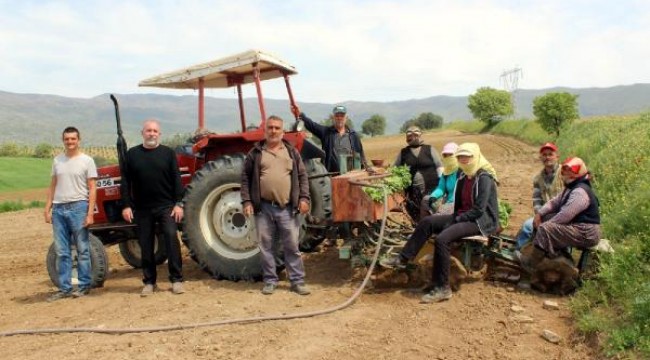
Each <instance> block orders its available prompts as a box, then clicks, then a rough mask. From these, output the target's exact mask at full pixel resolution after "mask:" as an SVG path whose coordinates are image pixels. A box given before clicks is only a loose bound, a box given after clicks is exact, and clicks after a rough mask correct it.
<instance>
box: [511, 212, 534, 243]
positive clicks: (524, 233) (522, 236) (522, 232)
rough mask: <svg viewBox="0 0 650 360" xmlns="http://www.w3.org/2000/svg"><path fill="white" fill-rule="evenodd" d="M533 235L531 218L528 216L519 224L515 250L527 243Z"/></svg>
mask: <svg viewBox="0 0 650 360" xmlns="http://www.w3.org/2000/svg"><path fill="white" fill-rule="evenodd" d="M532 235H533V218H528V219H526V221H524V223H523V224H521V229H519V232H518V233H517V237H516V238H515V241H516V242H517V250H519V249H521V248H522V247H523V246H524V245H526V244H528V242H530V240H531V236H532Z"/></svg>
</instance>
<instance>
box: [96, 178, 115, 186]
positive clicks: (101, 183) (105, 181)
mask: <svg viewBox="0 0 650 360" xmlns="http://www.w3.org/2000/svg"><path fill="white" fill-rule="evenodd" d="M113 185H114V184H113V179H112V178H106V179H99V180H97V188H105V187H110V186H113Z"/></svg>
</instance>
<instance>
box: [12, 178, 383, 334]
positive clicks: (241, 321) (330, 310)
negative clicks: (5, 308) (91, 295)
mask: <svg viewBox="0 0 650 360" xmlns="http://www.w3.org/2000/svg"><path fill="white" fill-rule="evenodd" d="M364 186H369V187H377V188H381V189H382V190H383V193H384V214H383V216H382V219H381V230H380V232H379V240H378V242H377V248H376V250H375V254H374V256H373V258H372V262H371V263H370V268H369V269H368V272H367V273H366V277H365V278H364V279H363V281H362V282H361V285H359V287H358V288H357V290H356V291H355V292H354V294H352V296H351V297H350V298H349V299H348V300H346V301H345V302H343V303H341V304H339V305H336V306H334V307H331V308H327V309H323V310H316V311H308V312H302V313H296V314H287V315H267V316H255V317H248V318H235V319H227V320H218V321H208V322H202V323H190V324H179V325H168V326H152V327H141V328H131V329H120V328H116V329H100V328H93V327H79V328H49V329H47V328H46V329H21V330H11V331H4V332H0V337H7V336H14V335H37V334H70V333H97V334H111V335H121V334H133V333H142V332H163V331H177V330H188V329H198V328H203V327H212V326H221V325H230V324H248V323H256V322H262V321H269V320H290V319H299V318H308V317H314V316H320V315H325V314H330V313H333V312H335V311H339V310H342V309H344V308H346V307H348V306H350V305H352V304H353V303H354V302H355V301H356V300H357V298H358V297H359V296H360V295H361V292H362V291H363V289H364V288H365V287H366V285H368V281H369V280H370V276H371V275H372V272H373V270H374V269H375V265H376V264H377V259H378V258H379V252H380V250H381V245H382V243H383V241H384V229H385V228H386V217H387V215H388V195H387V192H386V188H385V187H384V186H377V185H368V184H364Z"/></svg>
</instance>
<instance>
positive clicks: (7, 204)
mask: <svg viewBox="0 0 650 360" xmlns="http://www.w3.org/2000/svg"><path fill="white" fill-rule="evenodd" d="M44 207H45V202H43V201H31V202H29V203H23V202H22V201H21V200H18V201H4V202H1V203H0V213H5V212H10V211H19V210H25V209H32V208H44Z"/></svg>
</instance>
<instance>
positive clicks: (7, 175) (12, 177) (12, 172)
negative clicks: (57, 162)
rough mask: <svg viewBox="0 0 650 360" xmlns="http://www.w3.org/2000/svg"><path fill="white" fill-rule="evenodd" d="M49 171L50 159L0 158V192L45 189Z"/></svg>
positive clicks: (50, 168)
mask: <svg viewBox="0 0 650 360" xmlns="http://www.w3.org/2000/svg"><path fill="white" fill-rule="evenodd" d="M51 171H52V160H51V159H36V158H28V157H0V192H7V191H16V190H27V189H42V188H46V187H48V186H49V184H50V179H51V176H50V172H51Z"/></svg>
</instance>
